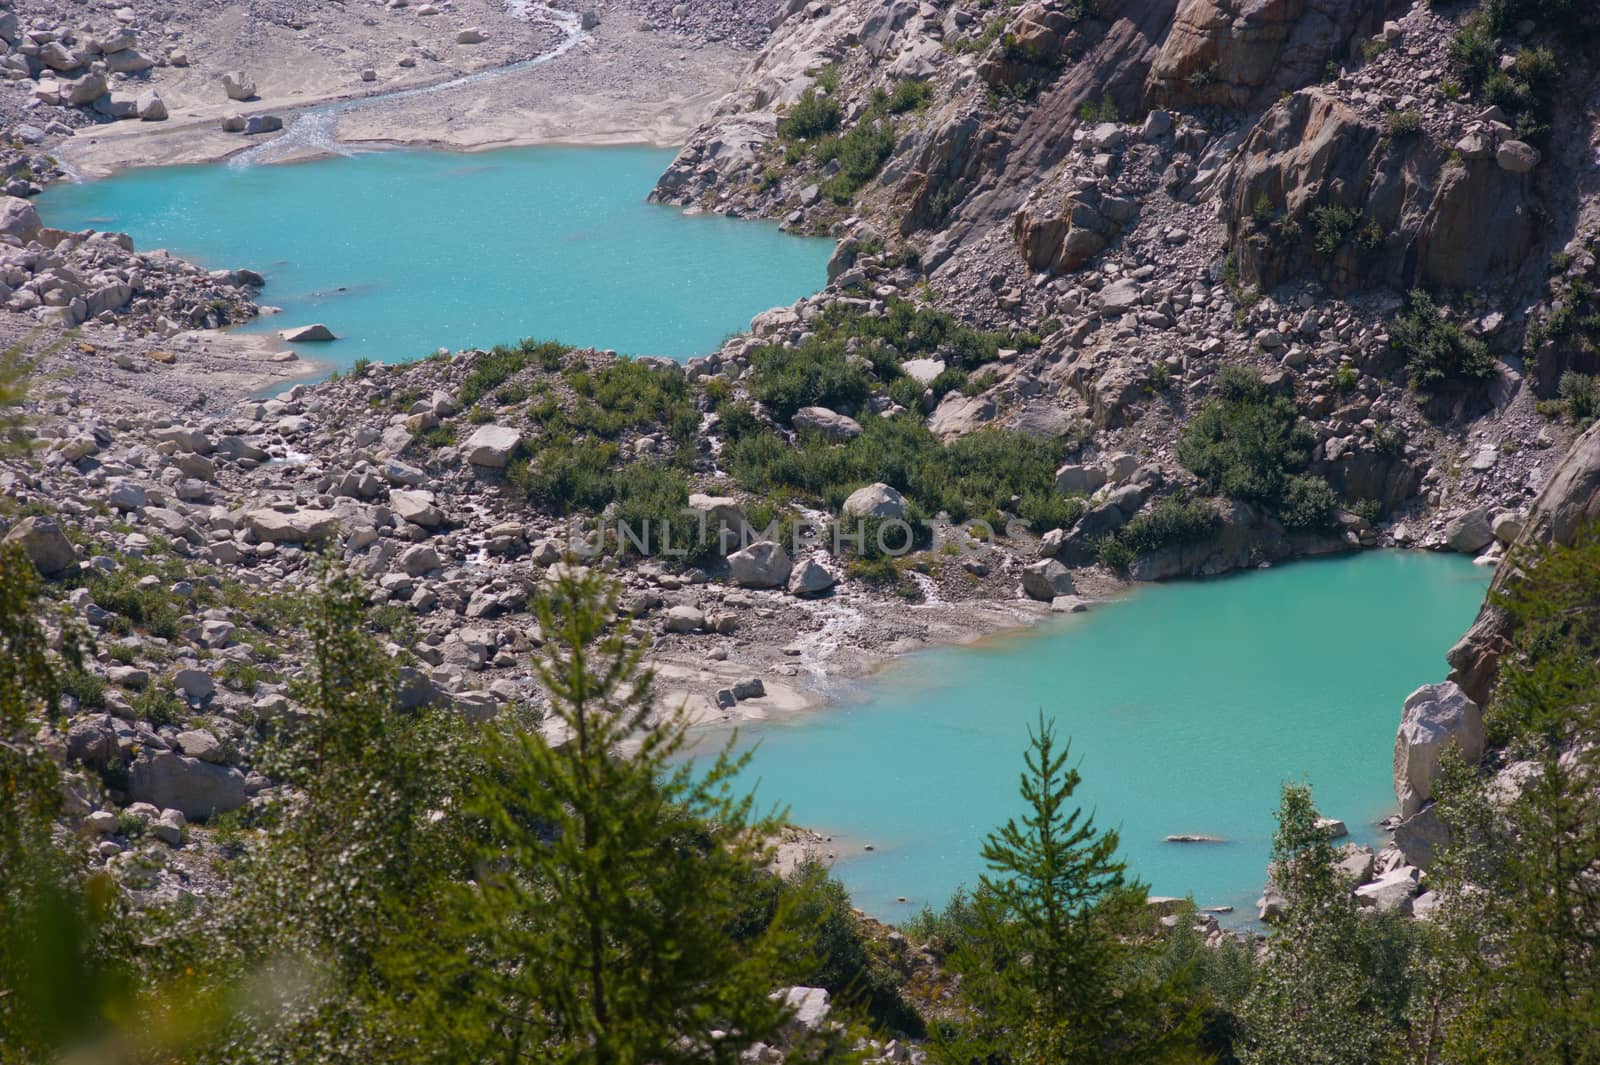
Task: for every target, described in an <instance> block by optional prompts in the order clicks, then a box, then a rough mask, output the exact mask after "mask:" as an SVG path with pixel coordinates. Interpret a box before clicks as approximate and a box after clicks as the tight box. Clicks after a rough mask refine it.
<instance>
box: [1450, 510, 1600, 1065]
mask: <svg viewBox="0 0 1600 1065" xmlns="http://www.w3.org/2000/svg"><path fill="white" fill-rule="evenodd" d="M1517 562H1518V564H1519V568H1520V569H1521V571H1522V574H1523V576H1522V579H1520V580H1518V581H1516V582H1514V583H1513V584H1512V586H1511V589H1510V591H1509V592H1507V593H1506V594H1505V595H1504V597H1503V598H1502V599H1501V600H1500V605H1501V606H1502V607H1503V608H1504V610H1505V611H1506V616H1507V619H1508V623H1509V625H1510V628H1511V631H1512V633H1513V640H1512V648H1511V653H1510V654H1508V655H1506V656H1504V657H1503V659H1502V667H1501V675H1500V679H1499V682H1498V684H1497V686H1496V690H1495V692H1494V695H1493V697H1492V700H1491V704H1490V714H1491V722H1492V724H1493V726H1494V728H1495V729H1496V731H1497V733H1498V734H1499V735H1498V738H1499V739H1500V741H1501V742H1503V743H1505V744H1507V745H1508V746H1509V747H1510V749H1511V751H1512V753H1513V754H1514V755H1516V756H1518V757H1520V758H1521V759H1523V761H1524V762H1525V764H1526V769H1527V771H1526V772H1523V773H1521V774H1520V776H1521V779H1522V785H1521V788H1520V791H1519V792H1518V793H1517V794H1516V795H1515V797H1513V798H1511V799H1510V800H1509V801H1505V800H1504V799H1502V800H1501V801H1500V802H1498V803H1496V802H1494V801H1492V800H1485V798H1484V797H1483V796H1482V795H1481V794H1474V793H1470V792H1469V793H1467V794H1465V795H1458V796H1457V797H1456V798H1454V799H1453V800H1452V801H1451V802H1448V803H1446V804H1445V805H1446V807H1447V809H1448V811H1449V815H1450V818H1451V829H1452V835H1453V837H1454V838H1455V840H1456V844H1457V845H1455V846H1453V847H1452V848H1451V851H1452V853H1451V859H1452V862H1453V863H1454V869H1453V870H1452V871H1455V872H1456V873H1457V875H1456V877H1455V881H1456V884H1455V887H1456V890H1455V891H1453V892H1452V894H1451V896H1450V902H1451V909H1452V910H1454V911H1456V913H1455V914H1454V916H1455V917H1456V918H1457V923H1458V924H1461V923H1464V922H1470V923H1471V924H1472V925H1473V927H1474V930H1475V932H1476V935H1475V936H1474V937H1473V938H1472V942H1471V951H1470V953H1469V954H1467V955H1465V961H1466V964H1465V966H1464V968H1465V971H1466V973H1467V981H1466V982H1467V987H1466V994H1465V999H1466V1001H1467V1003H1468V1006H1467V1007H1466V1008H1465V1009H1464V1011H1463V1013H1462V1016H1461V1017H1460V1019H1459V1020H1458V1021H1457V1023H1456V1024H1455V1025H1454V1026H1453V1028H1452V1031H1451V1033H1450V1037H1449V1039H1448V1041H1447V1042H1448V1055H1447V1060H1451V1061H1459V1062H1463V1063H1479V1062H1481V1063H1485V1065H1487V1063H1496V1065H1498V1063H1508V1065H1509V1063H1513V1062H1516V1063H1521V1062H1526V1061H1530V1060H1537V1061H1541V1062H1544V1061H1548V1062H1552V1063H1558V1065H1580V1063H1585V1065H1586V1063H1592V1062H1600V1025H1597V1024H1596V1022H1595V1019H1596V1018H1597V1017H1600V748H1597V747H1596V746H1595V744H1596V741H1597V740H1600V661H1597V659H1596V654H1597V652H1600V596H1597V594H1596V589H1597V588H1600V538H1597V536H1596V535H1595V533H1594V531H1593V530H1591V531H1590V532H1588V533H1586V534H1584V535H1582V536H1580V537H1579V538H1578V539H1577V542H1576V543H1575V544H1574V545H1572V546H1570V547H1555V548H1548V549H1545V550H1542V551H1540V552H1538V553H1537V554H1535V555H1534V556H1532V557H1529V558H1525V559H1518V560H1517ZM1458 790H1464V789H1459V788H1458ZM1469 859H1470V860H1469Z"/></svg>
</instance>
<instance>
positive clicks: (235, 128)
mask: <svg viewBox="0 0 1600 1065" xmlns="http://www.w3.org/2000/svg"><path fill="white" fill-rule="evenodd" d="M220 124H221V126H222V132H224V133H243V132H244V127H245V125H246V122H245V117H244V116H243V115H240V114H226V115H223V116H222V121H221V123H220Z"/></svg>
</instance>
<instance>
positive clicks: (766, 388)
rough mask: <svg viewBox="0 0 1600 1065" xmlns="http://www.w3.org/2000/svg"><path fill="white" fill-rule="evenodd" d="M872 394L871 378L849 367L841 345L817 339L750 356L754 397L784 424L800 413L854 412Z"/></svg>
mask: <svg viewBox="0 0 1600 1065" xmlns="http://www.w3.org/2000/svg"><path fill="white" fill-rule="evenodd" d="M871 391H872V387H871V382H870V381H869V380H868V379H867V375H866V372H865V371H863V370H861V369H860V368H858V367H856V366H854V365H852V364H851V363H850V361H849V358H848V356H846V354H845V349H844V344H843V343H842V342H839V341H827V340H822V339H820V338H817V337H812V338H809V339H807V340H806V341H805V342H804V343H802V344H800V346H798V347H793V348H788V347H784V346H782V345H781V344H772V345H768V346H766V347H762V348H757V349H755V350H754V351H752V352H751V353H750V395H751V396H752V397H753V398H755V399H757V400H759V401H760V402H761V403H762V404H764V405H765V406H766V408H767V409H768V410H769V411H771V412H772V414H773V416H774V417H777V418H779V419H781V420H783V421H788V420H789V419H790V418H792V417H794V413H795V411H797V410H799V409H800V408H801V407H828V408H830V409H834V410H837V409H839V408H840V407H849V408H851V409H854V408H856V407H859V406H860V405H861V404H862V403H864V402H866V399H867V396H868V395H870V394H871Z"/></svg>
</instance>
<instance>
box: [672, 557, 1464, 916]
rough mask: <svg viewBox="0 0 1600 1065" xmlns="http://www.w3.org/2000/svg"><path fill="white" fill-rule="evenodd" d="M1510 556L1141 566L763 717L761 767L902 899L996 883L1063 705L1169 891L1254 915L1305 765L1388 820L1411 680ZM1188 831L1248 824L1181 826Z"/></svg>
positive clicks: (1107, 801)
mask: <svg viewBox="0 0 1600 1065" xmlns="http://www.w3.org/2000/svg"><path fill="white" fill-rule="evenodd" d="M1488 578H1489V573H1488V572H1487V571H1486V570H1484V569H1481V568H1478V567H1474V566H1473V565H1472V564H1471V563H1470V562H1469V561H1468V560H1466V559H1464V558H1462V557H1460V556H1456V555H1434V554H1423V553H1421V552H1398V551H1391V552H1369V553H1364V554H1360V555H1350V556H1344V557H1340V558H1333V559H1323V560H1316V561H1305V562H1297V563H1293V564H1289V565H1284V566H1280V567H1275V568H1272V569H1269V570H1265V571H1254V572H1249V573H1244V574H1239V575H1235V576H1229V577H1224V578H1219V579H1214V580H1206V581H1190V582H1180V583H1173V584H1164V585H1154V586H1145V587H1141V588H1139V589H1137V590H1136V591H1135V592H1134V593H1133V594H1132V595H1130V596H1129V597H1128V598H1126V599H1124V600H1121V601H1118V602H1114V603H1108V604H1105V605H1102V606H1100V607H1097V608H1095V609H1094V610H1092V611H1090V612H1089V613H1086V614H1081V615H1074V616H1071V617H1069V618H1064V619H1060V620H1054V621H1052V622H1050V623H1048V624H1046V625H1044V626H1042V627H1040V628H1036V629H1033V630H1029V631H1028V632H1026V633H1024V634H1020V635H1015V636H1007V637H1002V638H998V639H991V640H988V641H985V642H983V643H981V644H979V645H975V646H968V647H958V648H945V649H938V650H932V651H928V652H925V653H920V654H916V655H913V656H910V657H908V658H906V659H903V660H901V661H899V662H898V663H897V664H896V665H894V666H893V667H892V668H890V669H889V670H888V671H886V672H884V673H882V674H880V675H878V676H875V677H874V678H872V679H871V680H870V681H868V682H867V683H865V684H864V685H862V686H861V687H860V689H859V690H857V691H856V692H855V693H854V696H855V697H854V698H850V699H847V700H845V701H843V702H842V703H841V704H840V705H837V706H834V707H832V708H829V709H825V710H822V711H818V712H815V713H812V714H808V715H804V716H801V717H798V718H795V719H792V720H789V721H786V722H781V723H768V724H763V725H761V726H759V727H754V728H746V729H744V730H742V731H741V732H740V733H739V741H740V745H741V747H744V746H748V745H750V744H752V743H753V744H755V745H756V750H755V756H754V760H753V761H752V763H751V766H750V768H749V769H748V770H747V774H748V777H749V782H751V783H754V784H755V791H756V794H757V797H758V798H759V799H760V801H761V802H762V803H763V804H778V805H787V806H788V807H789V808H790V812H791V816H792V818H793V819H794V821H795V822H796V823H797V824H801V825H805V826H808V827H811V828H815V829H818V830H821V831H825V832H831V833H835V834H836V840H837V842H838V844H839V846H838V849H837V853H838V854H839V856H840V858H841V859H843V860H842V861H840V862H839V863H838V864H837V865H836V866H835V871H836V873H837V874H838V875H839V876H840V877H841V879H843V881H844V882H845V883H846V884H847V885H848V886H849V887H850V889H851V892H852V894H853V895H854V897H855V901H856V904H857V905H858V906H860V907H862V908H863V909H865V910H867V911H868V912H870V913H872V914H874V915H877V916H879V917H882V918H885V919H888V920H900V919H904V918H905V917H908V916H910V915H912V914H913V913H915V912H916V910H917V909H919V908H920V907H921V906H922V905H923V904H925V903H926V904H931V905H933V906H935V907H939V906H942V905H943V903H944V902H945V901H946V900H947V899H948V898H949V897H950V894H951V892H953V891H954V890H955V889H956V888H958V887H960V886H962V885H966V886H968V887H971V886H975V885H976V883H977V881H978V878H979V876H980V874H982V873H983V872H984V867H983V863H982V861H981V860H980V858H979V856H978V855H979V850H980V847H981V845H982V841H983V838H984V836H985V835H986V834H987V833H988V832H990V831H991V830H992V829H993V828H995V827H996V826H998V825H999V824H1001V823H1002V822H1003V821H1004V820H1005V819H1006V818H1008V817H1012V816H1019V817H1020V816H1021V814H1022V813H1023V809H1022V806H1021V802H1020V799H1019V798H1018V795H1017V779H1018V775H1019V773H1020V772H1021V770H1022V756H1023V752H1024V750H1025V748H1026V746H1027V730H1028V726H1029V725H1031V724H1033V723H1034V722H1035V721H1036V719H1037V714H1038V712H1039V711H1040V710H1041V709H1042V710H1043V711H1044V713H1045V715H1046V717H1051V718H1054V719H1055V721H1056V727H1057V731H1058V733H1059V734H1061V735H1063V736H1067V737H1070V738H1071V740H1072V758H1073V760H1074V762H1075V763H1076V764H1077V765H1078V768H1079V771H1080V772H1081V773H1082V774H1083V783H1082V784H1081V785H1080V787H1079V789H1078V793H1077V797H1078V798H1079V799H1080V800H1081V801H1082V803H1083V805H1084V806H1085V807H1089V808H1093V809H1094V810H1095V812H1096V823H1097V824H1099V825H1101V826H1103V827H1108V828H1117V829H1118V830H1119V831H1120V832H1121V835H1122V853H1123V855H1124V857H1125V858H1126V860H1127V861H1128V862H1129V863H1130V866H1131V868H1132V871H1133V872H1134V873H1135V874H1136V875H1138V876H1139V877H1141V878H1142V879H1144V880H1145V881H1146V882H1148V883H1149V884H1150V888H1151V891H1152V893H1154V894H1158V895H1179V896H1182V895H1192V896H1193V897H1194V900H1195V902H1196V903H1197V904H1199V905H1201V906H1210V905H1229V904H1231V905H1233V906H1235V907H1237V911H1236V913H1235V915H1234V918H1235V919H1253V918H1254V916H1255V911H1254V905H1253V904H1254V901H1255V899H1256V897H1257V896H1258V895H1259V894H1260V890H1261V885H1262V883H1263V881H1264V880H1265V875H1266V874H1265V870H1266V863H1267V857H1268V852H1269V849H1270V847H1271V839H1272V832H1273V827H1274V820H1273V815H1274V811H1275V810H1276V807H1277V803H1278V794H1279V789H1280V787H1281V785H1282V784H1283V783H1284V782H1285V781H1301V780H1305V781H1309V782H1310V783H1311V785H1312V787H1313V789H1314V793H1315V796H1316V799H1317V802H1318V805H1319V807H1320V809H1321V810H1322V811H1323V813H1324V814H1325V815H1328V816H1332V817H1338V818H1341V819H1343V820H1344V821H1346V822H1347V823H1348V825H1349V827H1350V832H1351V836H1352V837H1354V838H1355V839H1357V840H1360V841H1363V842H1372V841H1374V840H1375V839H1377V838H1378V837H1379V836H1380V834H1381V833H1380V832H1379V830H1378V829H1377V827H1376V824H1375V822H1377V821H1378V820H1379V819H1381V818H1382V817H1384V816H1386V815H1387V814H1389V813H1391V812H1393V809H1394V792H1393V784H1392V769H1391V759H1392V751H1393V748H1394V734H1395V729H1396V726H1397V725H1398V724H1399V721H1400V705H1401V702H1402V701H1403V700H1404V699H1405V697H1406V695H1408V694H1409V693H1410V692H1411V691H1412V690H1414V689H1415V688H1417V687H1418V686H1419V685H1422V684H1426V683H1431V682H1433V681H1437V680H1440V679H1442V678H1443V676H1444V673H1445V671H1446V666H1445V662H1444V654H1445V652H1446V651H1447V650H1448V649H1449V648H1450V646H1451V644H1453V643H1454V642H1455V641H1456V640H1457V639H1458V638H1459V637H1460V635H1461V633H1462V632H1463V631H1465V629H1466V627H1467V626H1468V625H1469V624H1470V623H1471V621H1472V619H1473V617H1474V616H1475V614H1476V613H1477V610H1478V606H1479V604H1480V602H1481V601H1482V598H1483V594H1484V590H1485V588H1486V586H1487V583H1488ZM719 739H721V740H725V739H726V736H721V737H718V736H716V735H715V734H713V735H711V736H708V737H706V738H705V739H703V740H702V741H701V747H700V751H701V752H704V751H705V750H706V749H707V746H708V745H714V744H715V743H716V742H717V741H718V740H719ZM1180 834H1202V835H1208V836H1216V837H1221V838H1223V839H1225V840H1227V842H1225V843H1214V844H1213V843H1207V844H1177V843H1166V842H1164V840H1165V837H1167V836H1169V835H1180ZM867 845H871V846H872V847H873V851H872V852H870V853H868V852H866V851H865V847H866V846H867ZM901 897H904V898H906V899H908V900H909V902H898V901H896V900H897V899H899V898H901Z"/></svg>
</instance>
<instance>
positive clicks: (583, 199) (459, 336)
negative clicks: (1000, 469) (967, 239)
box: [37, 148, 833, 367]
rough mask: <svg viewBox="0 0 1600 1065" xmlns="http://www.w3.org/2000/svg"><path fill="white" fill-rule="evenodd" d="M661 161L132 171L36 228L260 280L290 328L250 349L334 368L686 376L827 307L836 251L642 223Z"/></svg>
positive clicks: (376, 158) (684, 220)
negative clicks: (653, 358) (324, 339)
mask: <svg viewBox="0 0 1600 1065" xmlns="http://www.w3.org/2000/svg"><path fill="white" fill-rule="evenodd" d="M672 156H673V153H672V152H670V151H661V150H658V149H651V148H511V149H504V150H499V151H493V152H484V153H481V154H476V155H459V154H450V153H443V152H424V151H376V152H368V153H364V154H357V155H350V156H339V157H335V158H328V159H322V160H318V161H316V162H310V163H297V164H286V165H282V166H249V167H230V166H197V167H169V168H163V169H154V170H134V171H128V172H125V173H123V174H120V175H118V176H116V177H114V178H109V179H106V180H103V181H91V182H85V183H82V184H60V185H56V186H54V187H52V188H50V189H49V190H47V191H46V192H45V193H44V195H43V196H41V197H40V198H39V200H38V201H37V202H38V206H39V210H40V212H41V214H42V215H43V217H44V220H45V222H46V224H48V225H52V226H56V227H59V228H62V229H74V230H76V229H85V228H94V229H102V230H115V231H120V232H125V233H128V234H131V235H132V237H133V238H134V241H135V244H136V246H137V247H138V248H140V249H141V250H149V249H152V248H167V249H168V250H170V251H172V252H174V253H176V254H180V255H184V256H186V257H188V258H192V259H194V260H196V261H198V262H201V263H204V264H206V265H207V266H211V267H214V268H233V267H249V268H250V269H253V270H258V271H260V272H261V273H262V274H264V275H265V276H266V278H267V287H266V289H265V290H264V291H263V292H262V294H261V302H262V303H264V304H272V305H275V306H279V307H282V308H283V313H282V314H281V315H275V316H267V317H263V318H262V319H260V320H259V321H257V322H255V323H252V324H251V325H248V326H245V327H244V329H245V331H247V332H264V331H270V330H274V329H283V328H286V327H289V326H298V325H305V324H308V323H310V322H323V323H326V324H327V326H328V327H329V328H330V329H332V330H333V332H334V333H336V334H337V335H338V336H339V337H340V339H339V340H337V341H334V342H333V343H329V344H308V345H302V346H301V347H300V349H299V351H300V355H301V356H302V357H303V358H308V359H316V360H319V361H322V362H327V363H330V364H331V365H333V366H335V367H341V366H348V365H350V364H351V363H353V362H354V361H356V360H357V359H360V358H367V359H378V360H384V361H388V362H398V361H403V360H406V359H414V358H418V357H420V356H422V355H426V354H428V353H429V352H431V351H433V350H435V349H436V348H439V347H441V346H449V347H452V348H462V347H468V346H474V345H478V346H484V345H491V344H497V343H501V342H506V341H515V340H517V339H519V338H522V337H529V336H532V337H538V338H540V339H558V340H564V341H566V342H568V343H571V344H583V345H592V346H595V347H602V348H613V349H615V350H618V351H623V352H627V353H629V354H634V355H669V356H673V357H675V358H685V357H688V356H690V355H696V354H706V353H709V352H711V351H713V350H715V349H716V347H717V346H718V345H719V344H720V343H721V341H722V339H723V338H724V337H725V336H727V335H728V334H730V333H735V332H739V331H741V330H743V329H745V328H747V327H748V325H749V322H750V319H751V317H752V316H753V315H755V314H758V313H760V312H761V311H764V310H767V309H768V308H770V307H775V306H778V305H780V304H788V303H792V302H794V300H795V299H797V298H798V297H800V296H804V295H808V294H810V293H812V292H815V291H816V290H817V289H820V288H821V287H822V285H823V283H824V282H825V281H826V280H827V278H826V270H825V268H826V265H827V261H828V256H829V255H830V254H831V253H832V251H833V242H832V241H829V240H818V239H812V238H803V237H794V236H789V235H786V234H784V233H781V232H779V231H778V228H777V226H776V225H773V224H771V223H766V222H749V221H740V220H736V219H729V218H722V217H719V216H717V215H714V214H704V215H690V214H685V213H684V212H683V211H682V210H680V209H678V208H675V207H662V206H656V205H652V204H649V203H646V202H645V197H646V196H647V195H648V194H649V192H650V189H651V187H652V186H653V185H654V184H655V180H656V178H657V177H659V176H660V174H661V172H662V171H663V170H664V169H666V167H667V165H668V164H669V163H671V161H672Z"/></svg>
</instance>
